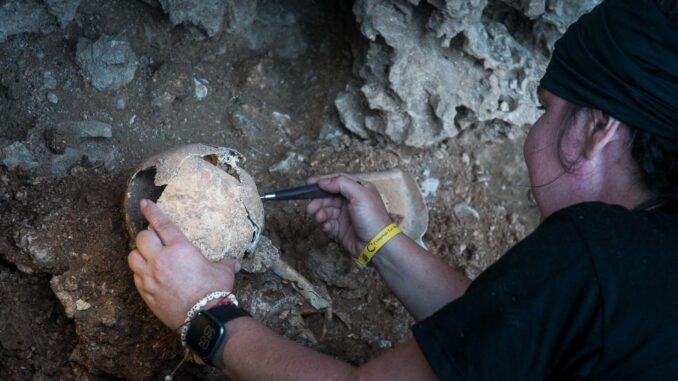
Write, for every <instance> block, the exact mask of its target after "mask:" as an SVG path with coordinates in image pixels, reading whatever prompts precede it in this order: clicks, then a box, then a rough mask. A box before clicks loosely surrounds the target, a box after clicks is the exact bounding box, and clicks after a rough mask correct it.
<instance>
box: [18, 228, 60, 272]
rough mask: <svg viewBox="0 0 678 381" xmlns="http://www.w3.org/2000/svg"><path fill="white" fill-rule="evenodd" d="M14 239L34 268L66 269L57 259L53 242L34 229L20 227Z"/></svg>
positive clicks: (48, 270)
mask: <svg viewBox="0 0 678 381" xmlns="http://www.w3.org/2000/svg"><path fill="white" fill-rule="evenodd" d="M14 240H15V243H16V245H17V247H18V248H19V249H20V250H21V252H22V253H23V254H25V255H26V256H27V257H28V258H30V260H31V262H32V263H33V265H34V270H37V271H39V272H55V271H63V270H64V268H63V267H62V266H61V265H60V264H59V261H58V260H57V259H56V253H55V252H54V249H55V248H54V246H53V245H52V243H53V242H52V241H51V240H45V239H44V236H43V235H41V234H39V233H37V234H36V232H35V231H34V230H33V229H28V228H20V229H19V230H17V231H16V233H15V238H14Z"/></svg>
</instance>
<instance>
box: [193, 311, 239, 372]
mask: <svg viewBox="0 0 678 381" xmlns="http://www.w3.org/2000/svg"><path fill="white" fill-rule="evenodd" d="M201 315H204V317H205V318H206V319H207V320H208V321H212V322H214V323H217V324H218V325H219V326H220V327H217V329H215V330H210V331H212V332H215V333H217V334H218V337H217V338H216V339H215V340H214V342H213V343H212V344H213V345H211V346H210V348H209V349H208V350H207V351H206V353H205V352H202V353H203V355H201V352H200V351H197V348H196V347H195V345H196V342H195V341H197V340H196V337H195V336H194V335H193V334H192V333H193V332H192V330H193V329H198V330H201V329H204V327H195V326H194V325H195V324H191V325H190V327H189V329H188V334H187V337H188V340H187V344H188V347H189V348H191V349H192V350H193V351H194V352H196V354H198V355H199V356H200V355H201V356H200V358H201V359H202V360H203V362H205V364H207V365H210V366H213V364H214V363H213V361H212V357H213V356H214V354H216V352H217V349H218V347H219V346H220V345H221V344H222V342H223V339H224V336H225V335H226V331H225V328H224V326H225V325H226V323H228V322H229V321H231V320H233V319H236V318H239V317H251V316H252V315H250V314H249V313H248V312H247V311H245V310H243V309H242V308H239V307H238V306H236V305H234V304H230V303H229V304H224V305H219V306H216V307H213V308H210V309H209V310H205V311H200V312H199V313H198V316H196V320H200V321H201V322H203V321H204V318H202V317H201ZM197 324H198V325H200V324H201V323H197ZM203 350H205V348H203Z"/></svg>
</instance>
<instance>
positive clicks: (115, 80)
mask: <svg viewBox="0 0 678 381" xmlns="http://www.w3.org/2000/svg"><path fill="white" fill-rule="evenodd" d="M75 61H76V63H77V64H78V66H79V67H80V70H81V73H82V75H83V76H84V77H85V79H87V81H89V82H90V83H91V84H92V86H94V88H96V89H97V90H99V91H106V90H117V89H119V88H121V87H123V86H125V85H127V84H128V83H130V82H132V80H133V79H134V74H135V73H136V70H137V67H138V66H139V59H138V58H137V56H136V54H135V53H134V51H133V50H132V47H131V46H130V44H129V41H127V38H125V37H122V36H109V35H106V34H104V35H102V36H101V37H100V38H99V39H98V40H97V41H95V42H91V41H90V40H88V39H86V38H80V40H79V41H78V46H77V52H76V55H75Z"/></svg>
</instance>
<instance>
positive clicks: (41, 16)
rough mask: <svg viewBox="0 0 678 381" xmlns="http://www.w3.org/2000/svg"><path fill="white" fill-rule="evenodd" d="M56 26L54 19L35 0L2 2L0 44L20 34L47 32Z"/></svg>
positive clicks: (0, 8) (0, 3)
mask: <svg viewBox="0 0 678 381" xmlns="http://www.w3.org/2000/svg"><path fill="white" fill-rule="evenodd" d="M54 26H55V22H54V18H53V17H52V16H50V15H49V13H47V9H46V8H45V7H44V6H43V5H42V4H40V3H38V2H37V1H35V0H8V1H3V2H0V42H4V41H5V40H6V39H7V37H10V36H13V35H16V34H20V33H38V32H47V31H49V30H50V29H52V28H53V27H54Z"/></svg>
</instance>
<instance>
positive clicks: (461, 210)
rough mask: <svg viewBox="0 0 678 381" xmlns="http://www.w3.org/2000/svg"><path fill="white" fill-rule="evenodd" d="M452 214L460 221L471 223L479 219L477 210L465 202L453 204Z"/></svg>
mask: <svg viewBox="0 0 678 381" xmlns="http://www.w3.org/2000/svg"><path fill="white" fill-rule="evenodd" d="M454 215H455V216H456V217H457V219H459V222H461V223H471V222H476V221H478V220H480V214H479V213H478V211H477V210H475V209H473V207H471V205H469V204H467V203H465V202H462V203H459V204H457V205H455V206H454Z"/></svg>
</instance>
